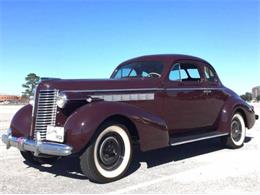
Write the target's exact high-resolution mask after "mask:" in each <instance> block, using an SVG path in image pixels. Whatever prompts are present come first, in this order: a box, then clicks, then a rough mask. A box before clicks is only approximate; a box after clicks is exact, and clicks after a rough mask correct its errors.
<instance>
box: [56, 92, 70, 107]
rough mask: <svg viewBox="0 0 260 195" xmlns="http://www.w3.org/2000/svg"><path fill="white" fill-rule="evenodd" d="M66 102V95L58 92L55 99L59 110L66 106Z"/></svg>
mask: <svg viewBox="0 0 260 195" xmlns="http://www.w3.org/2000/svg"><path fill="white" fill-rule="evenodd" d="M67 102H68V98H67V96H66V94H64V93H62V92H60V93H59V94H58V95H57V99H56V104H57V106H58V107H59V108H64V107H65V105H66V104H67Z"/></svg>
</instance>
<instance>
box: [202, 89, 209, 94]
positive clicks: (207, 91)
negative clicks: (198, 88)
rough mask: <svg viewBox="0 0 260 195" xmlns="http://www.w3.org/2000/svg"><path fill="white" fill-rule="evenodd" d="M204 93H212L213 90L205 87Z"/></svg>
mask: <svg viewBox="0 0 260 195" xmlns="http://www.w3.org/2000/svg"><path fill="white" fill-rule="evenodd" d="M203 93H206V94H209V93H211V90H209V89H205V90H203Z"/></svg>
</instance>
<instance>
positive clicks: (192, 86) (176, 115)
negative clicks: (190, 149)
mask: <svg viewBox="0 0 260 195" xmlns="http://www.w3.org/2000/svg"><path fill="white" fill-rule="evenodd" d="M202 74H203V73H202V70H201V66H200V64H199V63H198V62H196V61H179V62H178V63H174V64H173V65H172V67H171V69H170V71H169V76H168V78H167V79H166V80H165V83H164V85H165V86H164V87H165V94H166V95H165V101H164V111H165V112H164V113H165V119H166V121H167V124H168V128H169V133H170V134H175V133H185V132H191V131H193V132H194V131H196V130H198V129H201V128H202V127H205V113H206V109H207V108H206V107H205V106H204V102H205V94H204V91H203V88H202V86H201V83H202V76H201V75H202Z"/></svg>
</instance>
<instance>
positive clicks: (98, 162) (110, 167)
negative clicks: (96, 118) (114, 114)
mask: <svg viewBox="0 0 260 195" xmlns="http://www.w3.org/2000/svg"><path fill="white" fill-rule="evenodd" d="M97 132H98V134H97V135H96V136H95V137H94V138H93V139H92V141H91V144H90V145H89V146H88V147H87V149H86V150H85V152H84V153H83V154H82V155H81V157H80V167H81V170H82V172H83V174H85V175H86V176H87V177H88V178H89V180H91V181H94V182H98V183H107V182H111V181H115V180H117V179H120V178H121V177H123V176H124V174H125V172H126V171H127V169H128V167H129V165H130V163H131V159H132V141H131V137H130V134H129V132H128V129H127V128H126V127H125V126H124V125H122V124H119V123H117V122H109V123H106V124H104V125H101V127H100V128H99V129H98V131H97Z"/></svg>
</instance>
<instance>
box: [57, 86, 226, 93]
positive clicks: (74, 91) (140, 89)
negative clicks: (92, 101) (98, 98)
mask: <svg viewBox="0 0 260 195" xmlns="http://www.w3.org/2000/svg"><path fill="white" fill-rule="evenodd" d="M164 90H166V91H168V90H176V91H180V90H183V91H185V90H186V91H187V90H223V87H215V88H214V87H211V88H207V87H196V88H195V87H194V88H192V87H186V88H185V87H180V88H177V87H175V88H134V89H97V90H94V89H93V90H92V89H90V90H64V91H62V92H64V93H66V92H67V93H83V92H89V93H92V92H96V93H98V92H134V91H164Z"/></svg>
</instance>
